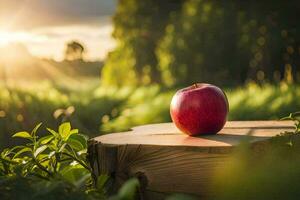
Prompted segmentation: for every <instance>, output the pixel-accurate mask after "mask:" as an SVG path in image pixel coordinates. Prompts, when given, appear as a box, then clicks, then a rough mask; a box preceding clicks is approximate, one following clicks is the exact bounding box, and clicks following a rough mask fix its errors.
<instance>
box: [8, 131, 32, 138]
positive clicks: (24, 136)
mask: <svg viewBox="0 0 300 200" xmlns="http://www.w3.org/2000/svg"><path fill="white" fill-rule="evenodd" d="M12 137H20V138H26V139H32V136H31V135H30V134H29V133H28V132H26V131H21V132H18V133H15V134H14V135H13V136H12Z"/></svg>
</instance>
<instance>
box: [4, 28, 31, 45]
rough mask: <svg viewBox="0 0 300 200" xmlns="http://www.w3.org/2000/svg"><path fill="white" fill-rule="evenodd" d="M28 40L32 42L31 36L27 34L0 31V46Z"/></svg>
mask: <svg viewBox="0 0 300 200" xmlns="http://www.w3.org/2000/svg"><path fill="white" fill-rule="evenodd" d="M29 40H33V36H32V35H31V34H29V33H26V32H13V31H5V30H0V46H5V45H8V44H9V43H18V42H25V41H29Z"/></svg>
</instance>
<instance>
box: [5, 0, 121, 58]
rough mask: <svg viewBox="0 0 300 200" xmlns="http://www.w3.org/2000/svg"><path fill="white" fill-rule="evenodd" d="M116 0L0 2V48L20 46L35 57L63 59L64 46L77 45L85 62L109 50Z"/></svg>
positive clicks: (104, 54) (110, 47) (111, 47)
mask: <svg viewBox="0 0 300 200" xmlns="http://www.w3.org/2000/svg"><path fill="white" fill-rule="evenodd" d="M115 7H116V0H0V47H1V46H2V47H4V46H5V45H8V44H9V43H22V44H24V45H25V46H26V47H27V49H28V50H29V52H30V53H31V54H32V55H34V56H38V57H46V58H53V59H55V60H62V59H63V52H64V48H65V44H66V42H68V41H71V40H77V41H79V42H81V43H82V44H83V45H84V46H85V47H86V49H87V55H86V58H87V59H89V60H99V59H103V58H104V57H105V56H106V54H107V52H108V51H110V50H111V49H113V47H114V45H115V43H114V40H113V39H112V38H111V32H112V30H113V27H112V23H111V16H112V15H113V13H114V10H115Z"/></svg>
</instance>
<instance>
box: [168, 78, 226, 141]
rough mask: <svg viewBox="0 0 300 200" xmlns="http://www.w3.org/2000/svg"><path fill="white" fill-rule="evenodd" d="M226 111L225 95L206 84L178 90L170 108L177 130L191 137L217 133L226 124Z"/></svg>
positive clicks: (218, 89)
mask: <svg viewBox="0 0 300 200" xmlns="http://www.w3.org/2000/svg"><path fill="white" fill-rule="evenodd" d="M228 111H229V105H228V100H227V97H226V95H225V93H224V92H223V91H222V90H221V89H220V88H218V87H217V86H214V85H211V84H207V83H197V84H194V85H192V86H190V87H187V88H183V89H181V90H178V91H177V92H176V94H175V95H174V96H173V98H172V102H171V106H170V114H171V117H172V120H173V122H174V123H175V125H176V126H177V128H179V129H180V130H181V131H183V132H184V133H186V134H188V135H191V136H195V135H201V134H215V133H217V132H219V131H220V130H221V129H222V128H223V126H224V125H225V123H226V119H227V113H228Z"/></svg>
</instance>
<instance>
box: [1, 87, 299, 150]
mask: <svg viewBox="0 0 300 200" xmlns="http://www.w3.org/2000/svg"><path fill="white" fill-rule="evenodd" d="M0 87H1V88H0V134H1V147H3V146H4V145H6V146H7V145H10V144H12V143H11V140H10V139H9V138H10V135H12V134H13V133H15V132H17V131H20V130H30V129H31V128H32V127H34V125H36V124H37V123H39V122H43V123H44V125H45V126H48V127H53V128H54V127H57V125H58V124H60V123H61V122H62V121H70V122H71V123H72V124H73V126H74V127H76V128H79V129H80V130H81V131H82V132H83V133H85V134H87V135H89V136H92V135H97V134H101V133H108V132H113V131H122V130H126V129H128V128H130V127H132V126H135V125H140V124H146V123H158V122H169V121H170V116H169V102H170V100H171V98H172V95H173V94H174V92H175V89H173V90H166V89H162V88H160V87H159V86H155V85H153V86H149V87H140V88H130V87H124V88H104V87H99V86H98V83H97V82H88V83H86V84H81V85H80V87H79V85H74V84H73V85H72V87H70V86H69V87H65V86H64V85H62V84H55V85H54V84H53V83H49V82H43V83H32V84H27V85H23V86H20V85H18V86H9V87H7V86H4V85H1V86H0ZM225 91H226V94H227V97H228V99H229V103H230V114H229V120H254V119H279V118H281V117H283V116H286V115H288V114H289V113H290V112H294V111H297V110H300V101H298V99H300V87H299V86H298V85H288V84H285V83H281V84H278V85H268V84H265V85H262V86H259V85H257V84H248V85H246V86H243V87H240V88H234V89H225Z"/></svg>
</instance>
